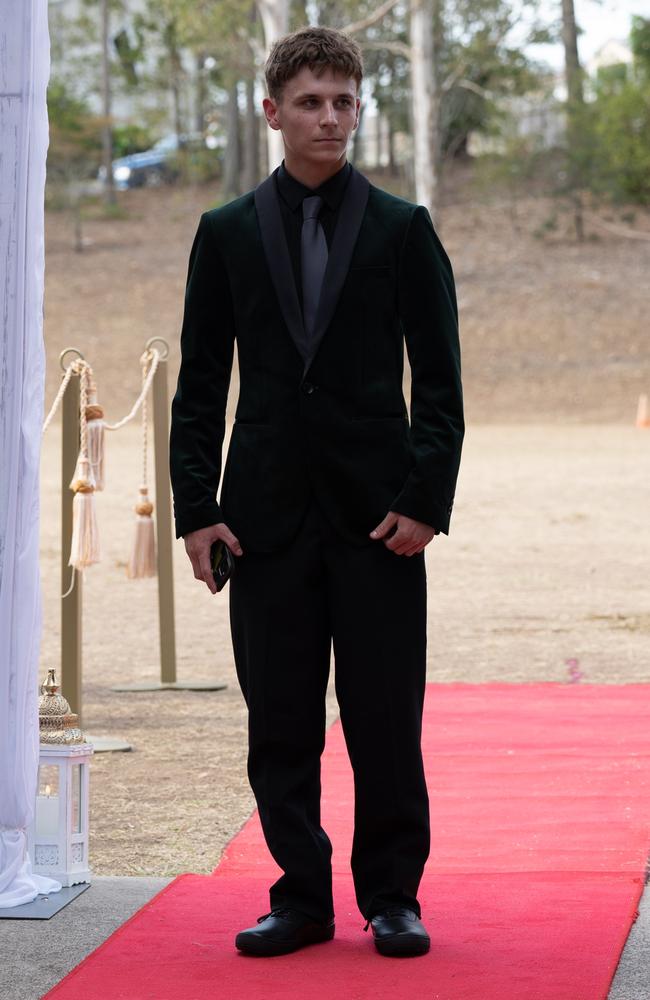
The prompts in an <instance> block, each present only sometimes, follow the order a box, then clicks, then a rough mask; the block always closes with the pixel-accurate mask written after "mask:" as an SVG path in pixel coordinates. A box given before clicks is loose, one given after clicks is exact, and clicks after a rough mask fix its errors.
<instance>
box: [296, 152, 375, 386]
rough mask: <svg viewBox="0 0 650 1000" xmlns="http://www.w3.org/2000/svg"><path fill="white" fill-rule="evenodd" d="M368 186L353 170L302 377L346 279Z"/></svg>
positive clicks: (360, 175)
mask: <svg viewBox="0 0 650 1000" xmlns="http://www.w3.org/2000/svg"><path fill="white" fill-rule="evenodd" d="M369 192H370V183H369V181H368V179H367V177H364V175H363V174H362V173H360V172H359V171H358V170H356V169H355V168H354V167H352V170H351V173H350V179H349V181H348V183H347V185H346V188H345V193H344V195H343V201H342V202H341V205H340V208H339V217H338V222H337V224H336V228H335V230H334V239H333V240H332V246H331V247H330V251H329V255H328V258H327V267H326V268H325V276H324V278H323V287H322V289H321V294H320V299H319V301H318V310H317V313H316V322H315V325H314V332H313V335H312V338H311V340H310V343H309V355H308V357H307V360H306V362H305V370H304V372H303V375H304V374H305V372H306V371H307V369H308V368H309V366H310V365H311V363H312V361H313V360H314V357H315V355H316V352H317V350H318V348H319V346H320V342H321V340H322V339H323V336H324V335H325V332H326V330H327V327H328V326H329V324H330V321H331V319H332V316H333V315H334V310H335V308H336V303H337V302H338V300H339V296H340V294H341V289H342V288H343V282H344V281H345V278H346V276H347V273H348V270H349V267H350V260H351V259H352V251H353V250H354V245H355V243H356V242H357V236H358V235H359V229H360V228H361V222H362V221H363V216H364V213H365V211H366V205H367V203H368V194H369Z"/></svg>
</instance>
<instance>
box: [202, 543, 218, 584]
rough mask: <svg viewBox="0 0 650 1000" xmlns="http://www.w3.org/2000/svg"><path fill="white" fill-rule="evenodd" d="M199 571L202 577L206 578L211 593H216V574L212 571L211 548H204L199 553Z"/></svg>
mask: <svg viewBox="0 0 650 1000" xmlns="http://www.w3.org/2000/svg"><path fill="white" fill-rule="evenodd" d="M199 573H200V574H201V579H202V580H205V582H206V583H207V585H208V589H209V590H210V593H211V594H216V592H217V585H216V583H215V582H214V576H213V573H212V567H211V565H210V549H209V548H208V549H202V550H201V552H200V553H199Z"/></svg>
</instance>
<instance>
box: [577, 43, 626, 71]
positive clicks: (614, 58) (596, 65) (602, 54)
mask: <svg viewBox="0 0 650 1000" xmlns="http://www.w3.org/2000/svg"><path fill="white" fill-rule="evenodd" d="M632 61H633V56H632V49H631V48H630V46H629V43H628V42H626V41H622V40H621V39H620V38H609V39H608V40H607V41H606V42H603V44H602V45H601V46H600V48H598V49H596V51H595V52H594V54H593V56H592V57H591V59H587V61H586V62H585V70H586V72H587V75H588V76H590V77H595V76H596V74H597V72H598V70H599V69H604V68H605V67H607V66H619V65H620V64H621V63H622V64H624V65H625V66H631V65H632Z"/></svg>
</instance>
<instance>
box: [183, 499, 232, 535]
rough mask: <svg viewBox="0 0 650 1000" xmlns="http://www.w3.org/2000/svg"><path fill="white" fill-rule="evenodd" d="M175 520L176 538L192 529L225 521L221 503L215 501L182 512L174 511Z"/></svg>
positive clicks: (208, 526)
mask: <svg viewBox="0 0 650 1000" xmlns="http://www.w3.org/2000/svg"><path fill="white" fill-rule="evenodd" d="M174 520H175V522H176V538H182V537H183V536H184V535H189V533H190V532H191V531H198V530H199V528H211V527H212V525H213V524H220V523H221V522H222V521H223V513H222V511H221V507H220V506H219V504H218V503H216V502H215V503H211V504H205V506H202V507H200V508H197V509H196V510H190V511H186V512H184V513H182V514H177V513H176V511H174Z"/></svg>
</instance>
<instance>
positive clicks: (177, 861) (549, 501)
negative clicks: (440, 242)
mask: <svg viewBox="0 0 650 1000" xmlns="http://www.w3.org/2000/svg"><path fill="white" fill-rule="evenodd" d="M461 195H462V193H461V194H458V196H457V197H456V200H455V201H453V200H452V202H451V203H450V204H449V206H448V208H447V209H446V210H445V215H444V233H443V238H444V241H445V245H446V246H447V247H448V250H449V252H450V256H451V258H452V261H453V262H454V266H455V270H456V275H457V281H458V291H459V301H460V307H461V334H462V338H463V366H464V384H465V392H466V404H467V424H468V427H467V435H466V441H465V448H464V453H463V461H462V467H461V475H460V478H459V482H458V489H457V494H456V503H455V506H454V515H453V519H452V525H451V532H450V535H449V537H448V538H447V537H445V536H442V535H441V536H438V537H437V538H436V539H435V541H434V542H433V543H432V545H430V546H429V549H428V551H427V572H428V582H429V647H428V648H429V658H428V667H429V677H430V680H432V681H436V682H445V681H451V680H465V681H470V682H476V681H488V680H502V681H503V680H505V681H511V682H522V681H524V682H525V681H536V680H552V681H561V682H567V683H573V682H578V683H590V682H592V683H624V682H627V681H637V682H638V681H643V682H645V681H650V654H649V650H650V643H649V639H650V573H649V572H648V566H649V565H650V532H648V530H647V522H648V511H649V510H650V503H649V501H650V496H649V492H650V485H649V484H650V475H649V473H650V429H649V430H637V429H636V428H635V427H634V415H635V409H636V400H637V396H638V393H639V392H643V391H650V345H649V344H648V337H647V320H646V317H647V313H648V292H647V287H646V283H644V280H643V274H644V272H645V273H646V274H647V264H648V258H649V257H650V243H645V242H643V241H639V240H637V241H635V240H625V239H623V238H617V237H616V238H615V237H612V238H609V237H608V238H607V239H601V240H595V239H594V240H590V241H589V242H587V243H586V244H584V245H583V246H582V247H577V246H576V245H575V244H573V243H571V241H570V240H568V239H561V238H556V240H555V242H554V243H541V242H540V241H539V240H537V239H536V238H535V237H534V236H532V228H533V223H534V221H535V220H534V218H533V215H534V214H535V213H537V215H538V216H539V217H540V218H541V217H542V216H543V213H544V211H545V209H544V206H542V205H540V204H539V203H537V202H534V203H533V202H532V201H531V204H530V205H529V206H528V209H529V211H528V213H527V215H526V216H525V217H526V219H527V220H529V221H530V229H528V228H526V229H525V230H524V231H522V232H521V233H519V234H517V233H515V232H514V231H513V230H512V227H511V225H510V223H509V221H508V219H507V215H506V212H505V210H504V209H503V207H502V206H501V207H500V206H498V205H491V206H490V205H483V206H480V205H476V204H474V203H473V202H470V201H468V200H467V198H466V197H465V196H461ZM464 197H465V200H463V198H464ZM122 200H123V204H125V205H126V206H127V207H128V208H129V211H130V212H131V216H130V217H129V219H127V220H114V221H111V222H100V221H91V222H89V223H88V225H87V230H86V233H87V236H88V238H89V240H92V241H93V242H92V244H90V245H89V246H88V247H87V249H86V250H85V251H84V252H83V253H82V254H74V253H73V252H71V250H70V249H69V243H70V232H69V230H68V229H67V228H66V226H67V223H66V222H65V220H64V219H63V218H62V217H61V216H54V215H50V216H49V217H48V220H47V241H46V282H47V285H46V300H45V317H46V322H45V337H46V346H47V359H48V371H47V387H46V405H47V407H49V403H50V402H51V400H52V398H53V396H54V394H55V392H56V388H57V386H58V383H59V379H60V372H59V371H58V352H59V351H60V350H61V348H62V347H64V346H68V345H70V344H77V345H78V346H80V347H82V348H83V349H84V351H85V353H86V355H87V357H88V359H89V360H90V361H91V363H92V364H93V365H94V367H95V369H96V373H97V379H98V383H99V389H100V399H101V400H102V401H103V402H104V404H105V406H106V411H107V419H108V420H109V421H111V422H114V421H116V420H117V419H119V418H120V417H122V416H123V415H124V414H125V413H126V412H127V410H128V409H129V408H130V406H131V404H132V402H133V400H134V399H135V396H136V395H137V391H138V386H139V368H138V358H139V355H140V353H141V351H142V349H143V347H144V342H145V340H146V339H147V337H149V336H153V335H157V334H162V335H164V336H166V337H167V338H168V339H169V340H170V342H171V344H172V354H171V358H170V362H169V384H170V392H171V391H172V390H173V385H174V382H175V374H176V370H177V364H178V346H177V341H178V330H179V322H180V316H181V311H182V293H183V287H184V281H185V274H186V267H187V254H188V251H189V246H190V245H191V241H192V237H193V234H194V229H195V224H196V220H197V218H198V214H199V213H200V211H203V210H204V209H205V208H207V207H209V205H210V204H211V203H212V202H213V201H214V196H213V193H212V192H209V191H207V190H205V189H201V188H197V189H190V190H188V191H185V192H177V191H174V192H169V193H167V192H166V193H165V194H164V196H163V195H160V194H158V193H155V192H128V193H127V196H126V197H124V198H123V199H122ZM645 221H646V220H641V221H640V222H638V223H637V225H638V226H642V225H643V224H645ZM236 392H237V382H236V379H235V380H234V382H233V386H232V395H231V405H230V408H229V409H230V412H231V413H232V404H233V402H234V398H235V395H236ZM107 447H108V454H107V469H108V473H107V486H106V490H105V491H104V492H103V493H102V494H99V495H98V497H97V509H98V518H99V524H100V531H101V544H102V562H101V563H100V564H98V565H97V566H94V567H92V568H91V569H89V570H88V571H87V572H86V574H85V575H84V579H83V591H84V600H83V622H84V636H83V648H84V675H83V676H84V683H83V712H82V722H83V726H84V728H85V729H86V730H87V731H88V732H89V733H91V734H93V735H94V736H100V735H112V736H117V737H122V738H124V739H126V740H128V741H129V742H130V743H131V744H132V746H133V751H132V752H131V753H101V754H100V753H98V754H96V755H95V756H94V758H93V762H92V769H91V831H92V832H91V863H92V867H93V870H94V871H95V872H96V873H97V874H98V875H144V874H147V875H174V874H177V873H179V872H183V871H195V872H209V871H211V870H212V868H214V866H215V865H216V864H217V863H218V860H219V856H220V852H221V850H222V848H223V847H224V845H225V844H226V842H227V841H228V840H229V839H230V837H231V836H232V835H233V834H234V833H235V832H236V830H237V829H238V828H239V826H240V825H241V824H242V823H243V822H244V821H245V819H246V818H247V817H248V815H249V814H250V812H251V810H252V808H253V801H252V797H251V794H250V792H249V789H248V784H247V780H246V774H245V752H246V751H245V747H246V718H245V711H244V705H243V700H242V698H241V695H240V693H239V690H238V687H237V682H236V678H235V673H234V667H233V662H232V648H231V644H230V635H229V630H228V604H227V601H228V598H227V591H226V592H224V593H223V594H222V595H217V596H213V595H211V594H210V593H209V592H208V590H207V588H206V587H205V585H202V584H199V583H197V581H195V580H194V578H193V575H192V572H191V569H190V564H189V561H188V560H187V557H186V555H185V551H184V546H183V543H182V542H177V543H175V546H174V559H175V567H174V575H175V596H176V627H177V658H178V677H179V679H183V680H200V679H205V680H211V681H215V680H216V681H220V682H222V683H225V684H227V685H228V686H227V688H226V689H225V690H224V691H219V692H192V691H184V692H182V691H175V692H170V691H165V692H156V693H117V692H114V691H112V689H111V686H112V685H114V684H117V683H119V682H124V681H126V682H130V681H136V680H146V679H155V678H156V677H158V676H159V660H158V631H157V629H158V618H157V615H158V609H157V590H156V587H157V583H156V580H143V581H129V580H127V578H126V576H125V565H126V560H127V557H128V551H129V546H130V539H131V532H132V529H133V517H134V515H133V512H132V507H133V502H134V496H135V494H136V491H137V487H138V485H139V479H140V472H139V470H140V462H141V452H140V429H139V426H138V423H137V421H136V422H135V423H132V424H130V425H128V426H127V427H125V428H123V429H122V430H120V431H118V432H115V433H112V434H110V435H109V436H108V443H107ZM151 454H152V453H151ZM59 462H60V430H59V426H58V423H57V422H55V423H54V424H53V425H52V426H51V427H50V428H49V430H48V432H47V435H46V437H45V439H44V447H43V456H42V521H41V524H42V582H43V611H44V630H43V641H42V657H41V671H40V673H41V679H45V676H46V670H47V667H49V666H55V667H56V668H57V672H58V673H59V674H60V670H59V668H60V626H59V614H60V601H59V595H60V584H59V573H60V569H59V566H60V558H61V554H60V539H59V517H60V513H59V504H60V490H61V484H60V471H59ZM576 661H577V662H576ZM329 712H330V718H334V717H335V714H336V705H335V701H334V698H333V695H332V694H330V698H329Z"/></svg>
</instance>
